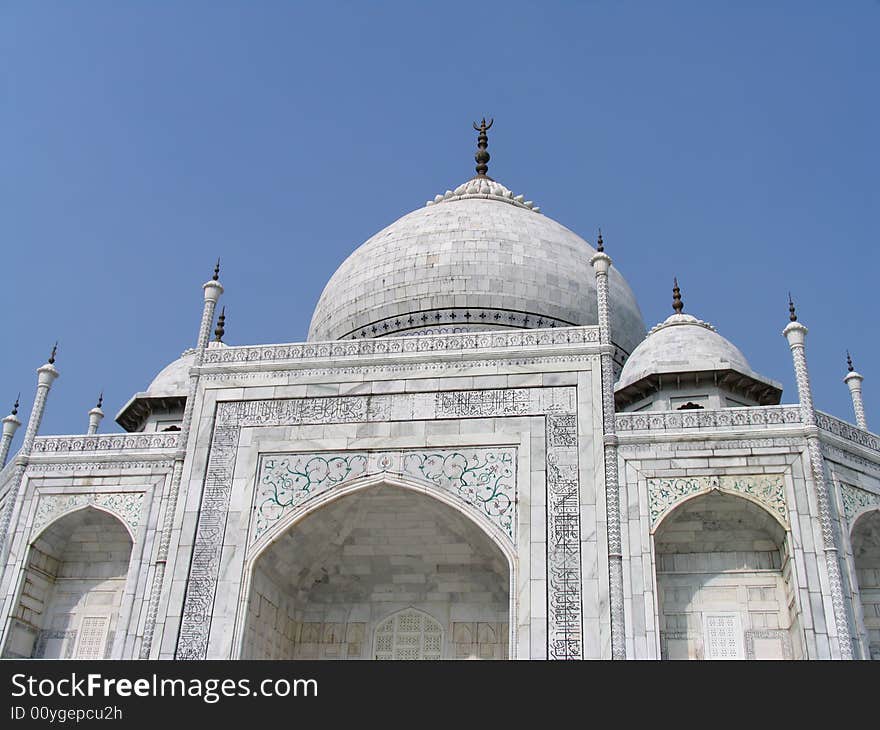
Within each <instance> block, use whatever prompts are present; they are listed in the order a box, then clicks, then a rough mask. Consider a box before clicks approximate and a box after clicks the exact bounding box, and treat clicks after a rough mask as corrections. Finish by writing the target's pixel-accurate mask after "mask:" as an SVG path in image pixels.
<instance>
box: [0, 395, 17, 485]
mask: <svg viewBox="0 0 880 730" xmlns="http://www.w3.org/2000/svg"><path fill="white" fill-rule="evenodd" d="M19 400H20V398H16V399H15V404H14V405H13V406H12V411H11V412H10V413H9V415H8V416H6V418H4V419H3V421H2V423H3V435H2V436H0V469H2V468H3V467H4V466H6V459H7V458H8V457H9V447H10V445H11V444H12V439H13V438H15V432H16V431H18V427H19V426H21V421H19V420H18V401H19Z"/></svg>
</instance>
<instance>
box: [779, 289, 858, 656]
mask: <svg viewBox="0 0 880 730" xmlns="http://www.w3.org/2000/svg"><path fill="white" fill-rule="evenodd" d="M788 309H789V323H788V326H786V328H785V329H784V330H783V331H782V334H783V335H784V336H785V338H786V339H787V340H788V346H789V347H790V348H791V357H792V360H793V361H794V373H795V379H796V380H797V389H798V399H799V401H800V405H801V417H802V419H803V422H804V426H805V431H806V439H807V449H808V452H809V458H810V471H811V472H812V477H813V484H814V485H815V489H816V504H817V508H818V512H819V524H820V526H821V529H822V546H823V551H824V553H825V567H826V571H827V574H828V586H829V589H830V591H831V606H832V610H833V612H834V615H833V617H829V618H833V619H834V624H835V627H836V628H837V641H838V644H839V646H840V658H841V659H852V658H853V650H852V640H851V638H850V636H851V634H850V627H849V621H848V620H847V615H846V607H845V605H844V602H843V586H842V582H841V576H840V562H839V561H838V551H837V541H836V539H835V534H834V523H833V520H832V516H831V505H830V503H829V499H828V485H827V483H826V481H825V460H824V459H823V457H822V450H821V448H820V446H819V427H818V426H817V425H816V410H815V408H814V406H813V391H812V388H811V386H810V376H809V373H808V371H807V355H806V350H805V346H804V345H805V341H806V336H807V328H806V327H805V326H804V325H803V324H801V323H800V322H798V321H797V314H796V313H795V307H794V302H792V300H791V297H790V296H789V300H788Z"/></svg>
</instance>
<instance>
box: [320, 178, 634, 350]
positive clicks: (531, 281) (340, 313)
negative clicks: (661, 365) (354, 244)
mask: <svg viewBox="0 0 880 730" xmlns="http://www.w3.org/2000/svg"><path fill="white" fill-rule="evenodd" d="M594 253H595V249H593V248H592V247H591V246H590V245H589V244H588V243H587V242H586V241H584V240H583V239H582V238H581V237H580V236H578V235H577V234H575V233H573V232H572V231H570V230H568V228H566V227H565V226H562V225H560V224H559V223H557V222H556V221H554V220H551V219H550V218H547V217H546V216H544V215H542V214H541V213H540V212H539V210H538V209H537V208H536V207H535V206H534V205H533V204H532V203H531V202H526V201H524V200H523V196H514V195H513V193H511V192H510V191H509V190H508V189H507V188H505V187H504V186H503V185H501V184H499V183H497V182H495V181H494V180H491V179H489V178H487V177H479V176H478V177H476V178H474V179H473V180H470V181H468V182H466V183H464V184H463V185H461V186H459V187H458V188H457V189H456V190H455V191H447V192H446V194H445V195H438V196H437V197H436V198H435V199H434V200H432V201H430V202H429V203H428V204H427V205H426V206H425V207H424V208H420V209H418V210H415V211H413V212H412V213H409V214H408V215H405V216H403V217H402V218H400V219H399V220H397V221H395V222H394V223H392V224H391V225H390V226H388V227H387V228H385V229H384V230H382V231H379V233H377V234H376V235H375V236H373V237H372V238H370V239H369V240H368V241H367V242H366V243H364V244H363V245H362V246H360V247H359V248H358V249H357V250H355V251H354V252H353V253H352V254H351V255H350V256H349V257H348V258H347V259H346V260H345V261H344V262H343V263H342V265H341V266H340V267H339V268H338V269H337V271H336V273H335V274H333V276H332V277H331V279H330V281H329V282H328V283H327V286H326V287H325V288H324V291H323V293H322V294H321V298H320V299H319V301H318V305H317V307H316V308H315V312H314V315H313V316H312V323H311V327H310V328H309V340H339V339H352V338H357V339H360V338H370V337H386V336H394V335H411V334H429V333H441V332H459V331H474V330H490V329H501V328H517V329H522V328H544V327H566V326H572V325H594V324H597V322H598V316H597V311H596V282H595V274H594V272H593V269H592V267H591V266H590V258H591V257H592V255H593V254H594ZM609 289H610V300H611V301H610V303H611V338H612V340H613V342H614V343H615V344H616V345H617V346H619V347H620V348H621V349H622V350H624V351H625V352H626V353H630V352H632V351H633V349H634V348H635V347H636V345H638V343H639V342H641V341H642V339H643V338H644V336H645V325H644V321H643V320H642V314H641V311H640V310H639V306H638V304H637V303H636V299H635V297H634V296H633V293H632V290H631V289H630V288H629V285H628V284H627V283H626V281H625V280H624V279H623V277H622V276H621V275H620V274H619V273H618V272H617V271H616V270H615V269H611V272H610V275H609Z"/></svg>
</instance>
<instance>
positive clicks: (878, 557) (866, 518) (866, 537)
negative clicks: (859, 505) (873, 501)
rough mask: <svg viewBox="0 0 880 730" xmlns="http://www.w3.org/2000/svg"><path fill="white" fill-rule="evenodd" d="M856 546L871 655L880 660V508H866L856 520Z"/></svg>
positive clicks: (856, 564)
mask: <svg viewBox="0 0 880 730" xmlns="http://www.w3.org/2000/svg"><path fill="white" fill-rule="evenodd" d="M852 550H853V561H854V562H855V568H856V580H857V581H858V584H859V598H860V600H861V604H862V618H863V620H864V623H865V631H866V632H867V637H866V638H867V640H868V652H869V655H870V657H871V659H877V660H880V510H871V511H870V512H866V513H865V514H863V515H861V517H859V518H858V519H857V520H856V523H855V525H853V529H852Z"/></svg>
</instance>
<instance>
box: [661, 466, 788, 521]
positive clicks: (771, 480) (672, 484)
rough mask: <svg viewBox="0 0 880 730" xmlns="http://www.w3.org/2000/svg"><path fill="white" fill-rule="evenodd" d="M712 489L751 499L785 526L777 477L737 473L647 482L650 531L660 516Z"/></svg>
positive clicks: (780, 480)
mask: <svg viewBox="0 0 880 730" xmlns="http://www.w3.org/2000/svg"><path fill="white" fill-rule="evenodd" d="M712 490H719V491H721V492H727V493H729V494H735V495H745V496H748V497H751V498H752V499H754V500H756V501H758V502H760V503H761V504H763V505H764V506H765V507H767V509H768V510H769V511H770V512H771V513H772V514H774V515H775V516H776V517H777V518H779V519H780V520H781V521H782V522H783V523H784V524H788V508H787V507H786V503H785V483H784V480H783V478H782V476H781V475H779V474H777V475H754V476H741V475H738V474H737V475H731V476H720V477H680V478H671V479H648V502H649V509H650V516H651V528H652V529H653V528H655V527H656V526H657V524H658V523H659V522H660V519H661V518H662V517H663V515H665V514H666V513H667V512H669V511H670V510H671V509H672V508H673V507H675V506H676V505H678V504H679V503H681V502H683V501H684V500H685V499H687V498H688V497H690V496H692V495H694V494H699V493H701V492H711V491H712Z"/></svg>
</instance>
